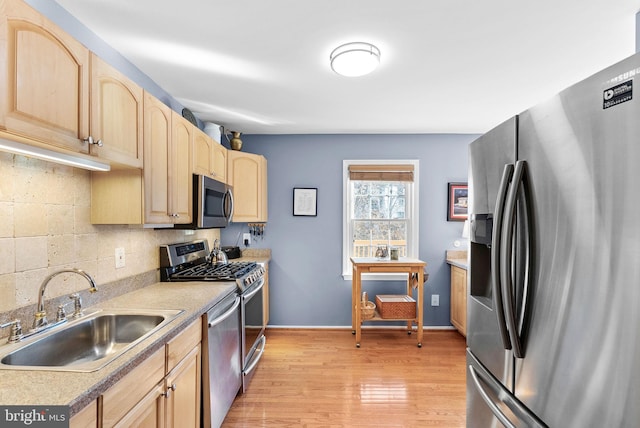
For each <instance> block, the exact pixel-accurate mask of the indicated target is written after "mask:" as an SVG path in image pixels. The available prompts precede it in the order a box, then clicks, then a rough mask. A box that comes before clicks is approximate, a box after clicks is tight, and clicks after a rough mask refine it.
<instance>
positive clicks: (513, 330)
mask: <svg viewBox="0 0 640 428" xmlns="http://www.w3.org/2000/svg"><path fill="white" fill-rule="evenodd" d="M525 166H526V162H525V161H518V162H516V168H515V171H514V173H513V181H512V185H511V189H509V194H508V195H507V201H506V203H505V212H504V221H503V224H502V235H503V237H504V242H503V243H502V247H501V248H500V256H501V257H500V258H501V265H500V282H501V285H502V297H503V299H504V300H503V304H504V314H505V318H506V322H507V330H508V331H509V338H510V341H511V345H512V346H513V355H514V356H515V357H517V358H523V357H524V352H523V348H522V341H521V340H520V336H519V334H518V323H517V322H516V300H515V295H514V292H513V287H514V285H513V283H512V281H511V272H512V262H513V235H514V231H513V226H514V222H515V217H516V216H515V210H516V202H517V198H518V190H519V188H520V186H521V185H523V182H522V180H523V176H524V170H525Z"/></svg>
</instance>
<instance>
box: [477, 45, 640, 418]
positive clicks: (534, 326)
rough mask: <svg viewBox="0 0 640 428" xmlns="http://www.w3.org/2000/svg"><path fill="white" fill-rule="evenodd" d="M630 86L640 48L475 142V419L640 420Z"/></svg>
mask: <svg viewBox="0 0 640 428" xmlns="http://www.w3.org/2000/svg"><path fill="white" fill-rule="evenodd" d="M634 89H635V90H636V91H640V55H634V56H632V57H630V58H627V59H626V60H624V61H621V62H620V63H618V64H616V65H614V66H612V67H609V68H607V69H605V70H603V71H601V72H599V73H597V74H595V75H593V76H591V77H590V78H588V79H586V80H584V81H582V82H580V83H578V84H576V85H574V86H572V87H570V88H568V89H566V90H564V91H562V92H561V93H560V94H558V95H557V96H555V97H553V98H551V99H549V100H548V101H546V102H544V103H541V104H539V105H537V106H535V107H533V108H531V109H529V110H526V111H524V112H523V113H521V114H519V115H517V116H515V117H513V118H510V119H509V120H507V121H506V122H504V123H503V124H501V125H499V126H497V127H496V128H495V129H493V130H491V131H489V132H488V133H486V134H485V135H483V136H482V137H480V138H478V139H477V140H476V141H474V142H473V143H472V144H471V145H470V149H469V150H470V167H469V186H470V188H469V190H470V194H469V199H470V204H471V205H470V223H471V244H470V256H469V257H470V275H469V277H470V279H469V299H468V332H467V345H468V348H467V427H479V428H487V427H494V426H495V427H501V426H503V425H504V426H506V427H512V426H513V427H527V426H531V427H552V428H556V427H557V428H568V427H579V428H585V427H594V428H601V427H608V428H609V427H638V426H640V222H639V219H638V215H639V214H640V190H639V188H638V186H640V106H639V103H640V94H638V93H636V94H634ZM634 95H635V96H634Z"/></svg>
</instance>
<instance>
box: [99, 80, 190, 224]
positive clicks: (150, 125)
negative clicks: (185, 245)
mask: <svg viewBox="0 0 640 428" xmlns="http://www.w3.org/2000/svg"><path fill="white" fill-rule="evenodd" d="M192 131H193V127H192V125H191V123H190V122H188V121H187V120H185V119H184V118H182V117H181V116H180V115H178V114H177V113H176V112H174V111H172V110H171V109H170V108H169V107H168V106H166V105H165V104H163V103H162V102H161V101H160V100H158V99H157V98H155V97H154V96H152V95H151V94H148V93H146V92H145V93H144V135H143V140H144V162H143V163H144V168H143V169H142V170H140V169H132V168H122V169H115V170H112V171H110V172H109V173H92V174H91V222H92V223H93V224H155V225H161V224H168V225H170V224H174V223H190V222H191V212H192V210H193V208H192V206H191V202H192V189H193V182H192V179H191V177H192V175H191V147H192Z"/></svg>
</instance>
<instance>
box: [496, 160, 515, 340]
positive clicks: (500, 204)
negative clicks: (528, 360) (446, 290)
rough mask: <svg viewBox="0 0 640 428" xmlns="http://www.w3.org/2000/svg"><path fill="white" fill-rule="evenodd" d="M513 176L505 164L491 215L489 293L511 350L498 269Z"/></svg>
mask: <svg viewBox="0 0 640 428" xmlns="http://www.w3.org/2000/svg"><path fill="white" fill-rule="evenodd" d="M512 176H513V164H506V165H505V166H504V170H503V172H502V180H500V187H499V188H498V197H497V200H496V208H495V212H494V214H493V229H492V236H491V289H492V290H491V291H492V294H493V306H494V308H495V311H496V316H497V318H498V330H499V331H500V336H501V337H502V345H503V347H504V349H511V341H510V340H509V332H508V331H507V323H506V320H505V316H504V305H503V301H502V287H501V286H500V267H501V264H503V263H504V261H502V260H501V259H500V247H501V246H502V242H501V241H502V219H503V214H504V207H505V199H506V197H507V190H508V189H509V181H511V177H512Z"/></svg>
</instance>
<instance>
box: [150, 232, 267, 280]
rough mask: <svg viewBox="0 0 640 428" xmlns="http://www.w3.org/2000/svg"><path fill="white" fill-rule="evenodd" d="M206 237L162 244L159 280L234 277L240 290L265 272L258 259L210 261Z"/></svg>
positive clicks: (231, 278) (223, 278)
mask: <svg viewBox="0 0 640 428" xmlns="http://www.w3.org/2000/svg"><path fill="white" fill-rule="evenodd" d="M209 259H210V252H209V244H208V243H207V241H204V240H201V241H192V242H186V243H180V244H169V245H162V246H160V280H161V281H163V282H171V281H235V282H236V284H237V285H238V288H239V289H240V290H241V291H245V290H246V289H247V288H248V287H250V286H251V285H252V284H254V283H256V282H258V281H259V280H260V279H261V278H262V277H263V276H264V273H265V270H264V267H262V266H261V265H259V264H257V263H256V262H251V261H244V262H230V263H226V264H213V263H211V262H210V261H209Z"/></svg>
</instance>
